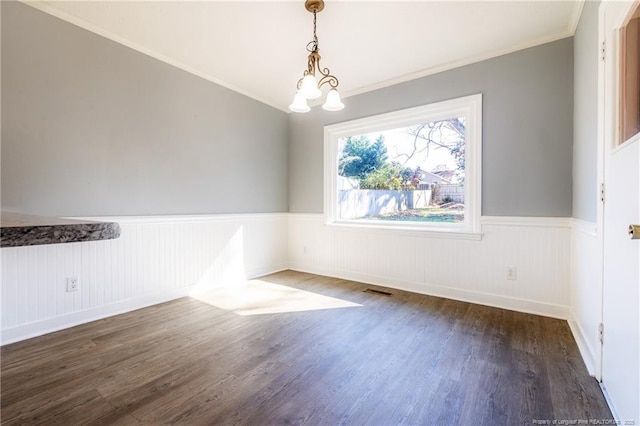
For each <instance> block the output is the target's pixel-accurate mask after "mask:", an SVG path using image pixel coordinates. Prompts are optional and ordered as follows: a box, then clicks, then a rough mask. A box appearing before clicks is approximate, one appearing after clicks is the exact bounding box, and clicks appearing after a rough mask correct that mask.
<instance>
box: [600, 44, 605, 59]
mask: <svg viewBox="0 0 640 426" xmlns="http://www.w3.org/2000/svg"><path fill="white" fill-rule="evenodd" d="M606 57H607V43H606V42H605V41H604V40H603V41H602V44H601V45H600V60H601V61H604V60H605V59H606Z"/></svg>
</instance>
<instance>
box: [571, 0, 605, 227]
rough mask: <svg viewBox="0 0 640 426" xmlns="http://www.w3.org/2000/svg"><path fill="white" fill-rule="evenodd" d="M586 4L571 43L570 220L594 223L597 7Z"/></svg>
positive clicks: (596, 133)
mask: <svg viewBox="0 0 640 426" xmlns="http://www.w3.org/2000/svg"><path fill="white" fill-rule="evenodd" d="M599 6H600V2H599V1H587V2H586V3H585V5H584V8H583V9H582V16H581V17H580V23H579V24H578V29H577V31H576V34H575V36H574V41H573V49H574V50H573V63H574V77H573V78H574V82H573V84H574V92H573V104H574V107H573V108H574V109H573V129H574V130H573V131H574V135H573V217H575V218H578V219H582V220H587V221H590V222H595V221H596V216H597V207H598V197H597V187H598V183H597V178H598V173H597V154H598V146H597V144H598V128H597V124H598V51H599V46H598V7H599Z"/></svg>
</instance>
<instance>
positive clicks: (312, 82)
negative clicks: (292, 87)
mask: <svg viewBox="0 0 640 426" xmlns="http://www.w3.org/2000/svg"><path fill="white" fill-rule="evenodd" d="M298 93H300V94H301V95H302V96H304V97H305V99H318V98H319V97H320V96H322V91H321V90H320V89H318V82H317V81H316V78H315V77H314V76H313V75H311V74H307V75H306V76H305V77H304V78H303V79H302V84H301V85H300V90H299V91H298Z"/></svg>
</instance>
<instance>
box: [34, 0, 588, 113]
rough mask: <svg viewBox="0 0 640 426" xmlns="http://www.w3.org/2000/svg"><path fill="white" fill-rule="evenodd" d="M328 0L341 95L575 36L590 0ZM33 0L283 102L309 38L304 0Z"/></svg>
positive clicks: (323, 43) (327, 44)
mask: <svg viewBox="0 0 640 426" xmlns="http://www.w3.org/2000/svg"><path fill="white" fill-rule="evenodd" d="M325 3H326V4H325V9H324V10H323V11H322V12H321V13H319V14H318V39H319V46H320V54H321V55H322V65H323V66H324V67H328V68H330V69H331V71H332V73H333V74H334V75H335V76H336V77H338V78H339V79H340V86H339V89H340V92H341V94H342V95H343V98H344V97H348V96H350V95H354V94H357V93H362V92H365V91H368V90H372V89H375V88H379V87H384V86H387V85H390V84H393V83H398V82H400V81H406V80H410V79H413V78H417V77H421V76H424V75H428V74H432V73H434V72H438V71H442V70H445V69H450V68H453V67H456V66H460V65H463V64H467V63H471V62H475V61H478V60H482V59H487V58H490V57H494V56H498V55H501V54H505V53H509V52H512V51H515V50H519V49H523V48H526V47H530V46H535V45H538V44H542V43H545V42H548V41H552V40H556V39H560V38H563V37H568V36H570V35H572V34H573V33H574V31H575V26H576V24H577V21H578V19H579V16H580V12H581V10H582V6H583V3H584V2H583V0H580V1H578V0H569V1H539V0H536V1H481V0H472V1H451V0H449V1H445V0H441V1H353V0H352V1H345V0H327V1H326V2H325ZM28 4H30V5H32V6H34V7H37V8H39V9H42V10H44V11H46V12H48V13H51V14H53V15H55V16H58V17H60V18H62V19H65V20H67V21H69V22H72V23H74V24H77V25H79V26H81V27H83V28H86V29H88V30H90V31H93V32H96V33H98V34H101V35H103V36H105V37H108V38H110V39H112V40H115V41H117V42H120V43H122V44H124V45H126V46H129V47H132V48H134V49H136V50H139V51H141V52H144V53H146V54H148V55H150V56H153V57H155V58H158V59H160V60H163V61H165V62H168V63H170V64H172V65H175V66H178V67H180V68H183V69H185V70H187V71H189V72H192V73H194V74H197V75H199V76H201V77H204V78H206V79H208V80H211V81H214V82H216V83H218V84H221V85H223V86H226V87H228V88H231V89H233V90H236V91H238V92H240V93H243V94H245V95H247V96H250V97H252V98H254V99H257V100H259V101H262V102H264V103H267V104H269V105H272V106H274V107H276V108H279V109H282V110H285V111H286V110H287V107H288V105H289V103H290V102H291V98H292V97H293V94H294V92H295V84H296V82H297V80H298V79H299V78H300V77H301V76H302V72H303V70H304V69H305V67H306V55H307V52H306V49H305V47H306V45H307V43H308V42H309V41H310V40H311V38H312V23H313V16H312V15H311V14H310V13H309V12H307V11H306V10H305V8H304V0H297V1H265V0H262V1H35V2H28ZM347 106H348V102H347Z"/></svg>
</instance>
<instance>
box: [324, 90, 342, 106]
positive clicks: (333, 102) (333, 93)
mask: <svg viewBox="0 0 640 426" xmlns="http://www.w3.org/2000/svg"><path fill="white" fill-rule="evenodd" d="M343 108H344V104H343V103H342V102H341V101H340V93H338V90H337V89H331V90H329V93H327V100H326V101H325V103H324V105H322V109H324V110H326V111H340V110H341V109H343Z"/></svg>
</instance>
